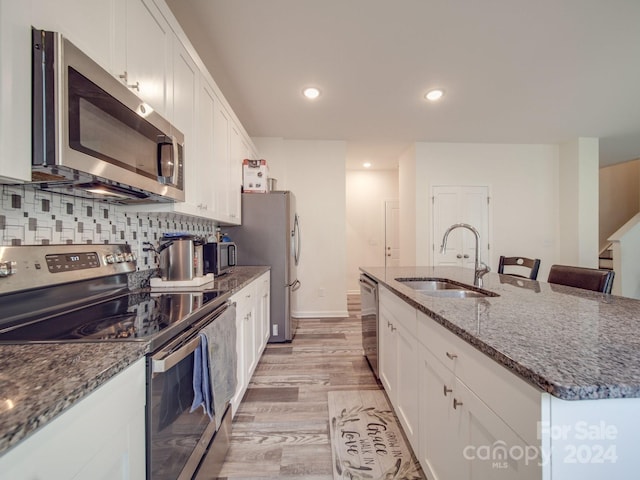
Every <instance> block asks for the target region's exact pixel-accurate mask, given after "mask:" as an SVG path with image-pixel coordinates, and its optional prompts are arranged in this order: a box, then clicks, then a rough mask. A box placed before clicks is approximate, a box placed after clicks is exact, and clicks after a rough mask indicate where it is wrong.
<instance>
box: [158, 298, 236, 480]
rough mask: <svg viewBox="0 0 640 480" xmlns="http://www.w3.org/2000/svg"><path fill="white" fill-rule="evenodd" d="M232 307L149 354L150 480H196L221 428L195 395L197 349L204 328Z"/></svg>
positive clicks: (221, 309)
mask: <svg viewBox="0 0 640 480" xmlns="http://www.w3.org/2000/svg"><path fill="white" fill-rule="evenodd" d="M227 308H228V306H227V305H224V306H223V307H222V308H220V309H218V310H216V311H215V312H213V313H211V314H210V315H208V316H207V317H205V319H204V320H203V321H201V322H200V325H199V327H198V328H193V329H191V330H190V333H189V334H187V335H184V336H183V337H182V338H178V339H176V340H174V341H173V342H171V343H170V344H168V345H167V347H165V348H163V349H161V351H159V352H157V353H155V354H152V355H150V356H149V357H147V371H148V377H147V378H148V379H149V380H148V382H147V478H149V479H153V480H176V479H191V478H192V476H193V474H194V473H195V472H196V470H197V468H198V465H199V464H200V461H201V460H202V458H203V457H204V455H205V454H206V452H207V449H208V447H209V444H210V442H211V440H212V438H213V437H214V435H215V432H216V423H215V421H214V420H211V419H210V418H209V416H208V415H207V414H206V413H205V412H204V411H203V409H202V408H201V407H199V408H197V409H196V410H194V411H193V412H190V410H191V405H192V402H193V398H194V389H193V370H194V351H195V350H196V348H197V347H198V346H199V345H200V336H199V333H200V331H201V329H202V328H204V326H206V325H207V324H209V323H211V321H213V320H215V318H217V317H219V316H220V315H221V314H222V313H223V312H224V311H226V310H227Z"/></svg>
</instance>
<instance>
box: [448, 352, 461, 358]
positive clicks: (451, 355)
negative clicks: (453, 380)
mask: <svg viewBox="0 0 640 480" xmlns="http://www.w3.org/2000/svg"><path fill="white" fill-rule="evenodd" d="M446 354H447V357H448V358H450V359H451V360H454V359H456V358H458V355H457V354H455V353H449V352H446Z"/></svg>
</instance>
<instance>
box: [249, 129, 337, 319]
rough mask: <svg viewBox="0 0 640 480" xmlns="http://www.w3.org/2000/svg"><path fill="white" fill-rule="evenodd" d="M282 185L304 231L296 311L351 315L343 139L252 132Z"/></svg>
mask: <svg viewBox="0 0 640 480" xmlns="http://www.w3.org/2000/svg"><path fill="white" fill-rule="evenodd" d="M253 141H254V143H255V145H256V148H257V149H258V151H259V152H260V156H261V158H264V159H265V160H267V164H268V166H269V174H270V176H272V177H275V178H277V179H278V190H291V191H292V192H294V194H295V196H296V201H297V211H298V214H299V215H300V227H301V233H302V248H301V258H300V264H299V265H298V279H299V280H300V282H301V283H302V286H301V287H300V289H299V290H298V291H297V292H296V295H295V296H294V302H293V306H292V311H293V315H294V316H296V317H313V318H315V317H343V316H347V314H348V312H347V296H346V294H347V285H346V248H345V239H346V215H345V204H346V197H345V195H346V194H345V190H346V188H345V158H346V143H345V142H342V141H312V140H286V139H281V138H254V139H253Z"/></svg>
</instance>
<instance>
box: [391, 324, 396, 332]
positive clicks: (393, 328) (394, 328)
mask: <svg viewBox="0 0 640 480" xmlns="http://www.w3.org/2000/svg"><path fill="white" fill-rule="evenodd" d="M391 331H392V332H395V331H396V327H394V326H393V323H392V324H391Z"/></svg>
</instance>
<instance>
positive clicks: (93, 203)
mask: <svg viewBox="0 0 640 480" xmlns="http://www.w3.org/2000/svg"><path fill="white" fill-rule="evenodd" d="M0 188H1V189H2V190H1V193H2V196H1V197H0V246H2V245H47V244H61V243H127V244H129V245H131V250H132V251H133V252H134V253H135V254H136V255H137V256H138V262H137V265H138V270H148V269H155V268H157V267H158V263H157V259H156V258H155V254H154V253H153V252H144V251H143V250H142V247H143V244H142V242H151V243H153V244H154V245H155V246H157V245H158V240H159V239H160V237H162V235H163V234H164V233H166V232H186V233H191V234H194V235H201V236H205V237H209V236H212V235H213V234H214V232H215V227H216V224H215V222H213V221H212V220H206V219H199V218H193V217H188V216H185V215H179V214H172V213H139V212H135V211H133V210H132V207H124V206H120V205H115V204H107V203H103V202H100V201H97V200H88V199H85V198H75V197H70V196H66V195H60V194H57V193H52V192H46V191H42V190H39V189H37V188H33V187H30V186H7V185H4V186H0Z"/></svg>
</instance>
